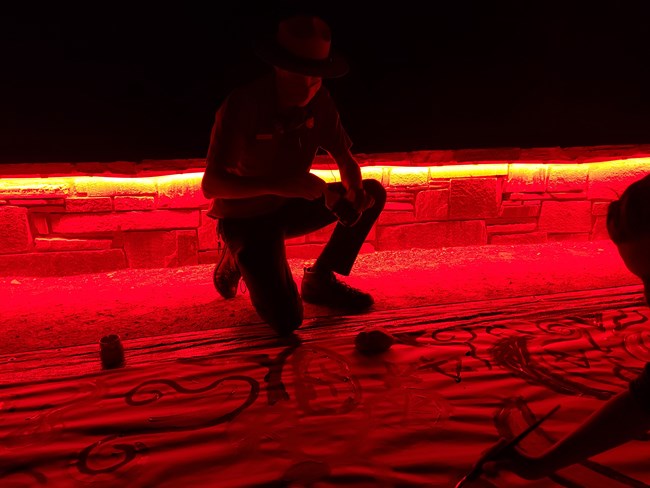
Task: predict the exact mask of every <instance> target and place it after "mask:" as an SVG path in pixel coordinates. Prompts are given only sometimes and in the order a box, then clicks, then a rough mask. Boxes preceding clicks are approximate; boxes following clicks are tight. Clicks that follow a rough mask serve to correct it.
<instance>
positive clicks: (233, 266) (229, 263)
mask: <svg viewBox="0 0 650 488" xmlns="http://www.w3.org/2000/svg"><path fill="white" fill-rule="evenodd" d="M240 279H241V273H240V272H239V268H238V267H237V263H235V259H234V258H233V257H232V254H231V253H230V250H229V249H228V246H223V247H222V248H221V256H220V257H219V262H218V263H217V265H216V266H215V268H214V273H213V274H212V281H213V283H214V287H215V288H216V289H217V291H218V292H219V295H221V296H222V297H224V298H225V299H230V298H235V295H237V288H238V287H239V280H240Z"/></svg>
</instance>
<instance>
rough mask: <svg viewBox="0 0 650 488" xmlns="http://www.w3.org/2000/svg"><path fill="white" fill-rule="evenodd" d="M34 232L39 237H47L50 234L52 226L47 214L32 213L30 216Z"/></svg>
mask: <svg viewBox="0 0 650 488" xmlns="http://www.w3.org/2000/svg"><path fill="white" fill-rule="evenodd" d="M29 221H30V223H31V229H32V232H34V233H35V234H37V235H41V236H42V235H47V234H49V233H50V224H49V222H48V217H47V214H41V213H31V214H29Z"/></svg>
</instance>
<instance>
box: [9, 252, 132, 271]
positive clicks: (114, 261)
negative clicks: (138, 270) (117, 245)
mask: <svg viewBox="0 0 650 488" xmlns="http://www.w3.org/2000/svg"><path fill="white" fill-rule="evenodd" d="M126 267H127V265H126V259H125V257H124V251H122V250H121V249H106V250H101V251H69V252H40V253H27V254H5V255H0V276H65V275H76V274H87V273H103V272H106V271H113V270H116V269H122V268H126Z"/></svg>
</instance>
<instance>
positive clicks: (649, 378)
mask: <svg viewBox="0 0 650 488" xmlns="http://www.w3.org/2000/svg"><path fill="white" fill-rule="evenodd" d="M630 393H631V394H632V396H633V397H634V398H636V399H637V400H638V401H639V403H640V404H641V405H642V406H643V408H644V409H646V410H647V411H648V412H650V363H646V365H645V367H644V368H643V372H642V373H641V374H640V375H639V376H638V377H637V378H636V379H634V380H632V381H631V382H630Z"/></svg>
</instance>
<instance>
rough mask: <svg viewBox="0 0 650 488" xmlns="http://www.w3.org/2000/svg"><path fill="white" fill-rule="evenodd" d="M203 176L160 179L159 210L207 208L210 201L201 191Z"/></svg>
mask: <svg viewBox="0 0 650 488" xmlns="http://www.w3.org/2000/svg"><path fill="white" fill-rule="evenodd" d="M202 176H203V175H202V174H199V173H188V174H178V175H170V176H160V177H158V208H207V207H208V205H209V204H210V200H208V199H207V198H205V197H204V196H203V192H202V191H201V178H202Z"/></svg>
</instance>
